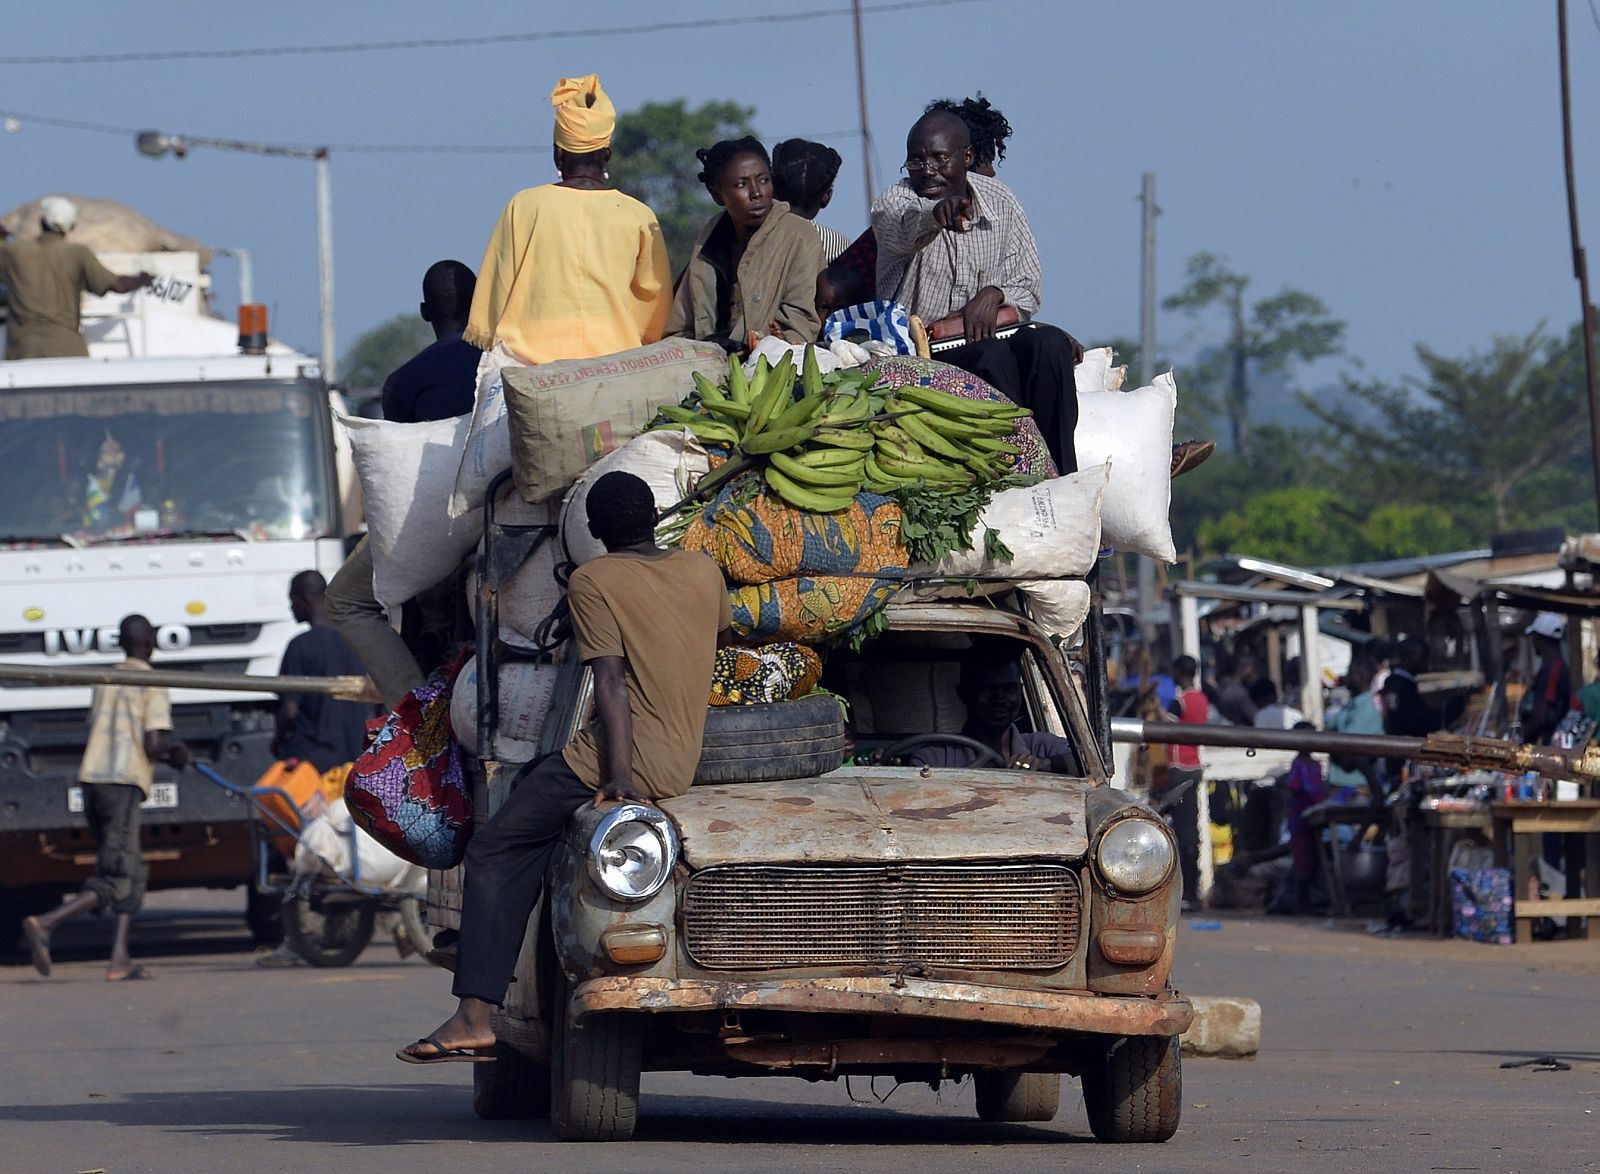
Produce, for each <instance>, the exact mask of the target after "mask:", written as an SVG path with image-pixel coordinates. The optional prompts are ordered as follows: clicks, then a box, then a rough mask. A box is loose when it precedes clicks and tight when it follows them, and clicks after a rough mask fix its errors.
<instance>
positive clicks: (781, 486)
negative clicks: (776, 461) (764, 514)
mask: <svg viewBox="0 0 1600 1174" xmlns="http://www.w3.org/2000/svg"><path fill="white" fill-rule="evenodd" d="M762 475H763V476H764V477H765V478H766V482H767V487H768V488H769V489H771V490H772V492H774V493H776V494H777V495H778V496H779V497H781V498H782V499H783V500H784V501H786V502H788V503H789V504H790V505H792V506H794V508H795V509H797V510H806V511H808V512H809V513H813V514H832V513H837V512H838V511H839V510H844V509H849V508H850V503H851V502H853V501H855V499H856V490H855V489H852V488H844V489H837V490H834V491H832V492H824V491H823V490H821V489H813V488H811V487H809V486H806V485H802V484H800V483H799V482H798V481H795V480H793V479H792V478H790V477H788V476H785V475H784V473H783V472H782V470H780V469H778V468H777V467H776V466H775V465H768V466H767V467H766V470H765V472H764V473H763V474H762Z"/></svg>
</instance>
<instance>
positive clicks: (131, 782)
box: [22, 615, 189, 982]
mask: <svg viewBox="0 0 1600 1174" xmlns="http://www.w3.org/2000/svg"><path fill="white" fill-rule="evenodd" d="M117 631H118V636H119V639H120V642H121V645H122V651H123V652H124V653H125V654H126V657H127V659H125V660H124V661H123V662H122V663H121V664H119V665H118V666H117V667H118V668H121V669H143V670H145V671H148V670H149V668H150V656H151V654H152V653H154V652H155V650H156V630H155V628H154V627H152V626H151V624H150V621H149V620H147V619H145V618H144V617H143V616H141V615H131V616H128V617H127V618H125V619H124V620H123V621H122V624H121V626H120V627H119V628H118V629H117ZM158 760H159V761H163V762H166V763H169V764H170V765H172V766H174V767H176V768H177V769H179V770H182V769H183V768H184V767H185V766H187V765H188V763H189V748H188V747H187V746H185V745H184V744H183V743H182V742H179V741H176V740H174V738H173V737H172V702H171V700H170V698H169V697H168V694H167V691H166V689H164V688H160V687H155V686H141V685H96V686H95V688H94V699H93V701H92V702H91V703H90V706H89V742H88V745H87V746H86V747H85V748H84V752H83V764H82V765H81V766H80V767H79V768H78V780H79V782H80V783H81V784H82V787H83V812H84V815H85V816H86V817H87V818H88V820H89V830H90V831H91V832H93V833H94V838H95V840H96V842H97V843H98V844H99V847H100V854H99V856H98V857H97V858H96V860H95V866H94V875H93V876H91V877H90V878H89V880H88V883H87V884H85V885H84V887H83V892H81V893H79V894H78V895H77V896H76V897H74V898H72V900H70V901H68V902H66V903H65V904H63V905H61V906H60V907H59V908H57V909H53V910H51V911H50V912H49V913H46V914H44V915H43V916H41V917H30V918H28V919H27V920H25V921H24V922H23V923H22V930H23V933H24V934H26V935H27V938H28V950H29V952H30V953H31V954H32V955H33V966H34V969H35V970H37V971H38V972H39V973H40V974H43V975H46V976H48V975H49V973H50V935H51V934H52V933H54V932H55V929H56V927H57V926H59V925H60V924H61V923H62V922H64V921H69V920H71V919H72V918H74V917H81V916H83V915H85V914H88V913H93V912H94V911H95V910H97V909H104V910H106V911H108V912H110V913H111V914H113V915H114V916H115V917H116V928H115V932H114V935H113V938H112V942H111V965H110V968H109V969H108V970H107V971H106V980H107V981H108V982H124V981H127V980H129V979H135V978H145V977H147V975H146V973H145V970H144V968H143V967H141V966H135V965H134V964H133V960H132V958H130V957H129V956H128V931H129V929H130V928H131V927H132V924H133V915H134V914H135V913H137V912H138V911H139V909H140V907H141V906H143V904H144V886H145V876H146V872H147V870H146V868H145V863H144V858H143V855H142V853H141V851H140V846H139V804H140V803H142V802H144V800H145V799H147V798H149V796H150V787H151V784H152V782H153V781H154V778H155V763H156V761H158Z"/></svg>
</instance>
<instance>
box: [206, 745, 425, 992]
mask: <svg viewBox="0 0 1600 1174" xmlns="http://www.w3.org/2000/svg"><path fill="white" fill-rule="evenodd" d="M193 766H194V769H195V771H196V772H197V773H198V774H199V775H200V776H201V777H202V778H204V779H207V780H208V781H210V782H211V783H213V784H215V785H216V786H218V787H221V788H222V789H223V790H224V791H226V792H228V793H229V794H231V795H234V796H236V797H238V798H240V799H243V800H244V801H245V803H247V804H248V805H249V810H250V814H251V819H250V854H251V861H252V863H253V871H252V880H251V884H252V886H253V889H254V892H255V893H256V894H257V895H258V896H259V897H261V898H263V899H264V900H265V901H266V902H267V903H268V904H269V905H276V906H277V907H278V908H280V909H281V915H282V922H283V937H284V941H285V942H287V943H288V945H289V948H290V949H292V950H293V951H294V952H295V954H297V955H298V956H299V957H300V958H302V959H303V960H304V961H305V962H306V963H308V964H309V965H311V966H319V967H332V966H348V965H350V964H351V963H352V962H354V961H355V960H356V959H357V958H358V957H359V956H360V955H361V952H362V951H363V950H365V949H366V948H367V946H368V944H369V943H370V942H371V941H372V934H373V930H374V929H375V928H376V926H377V922H378V919H379V917H380V916H382V917H386V918H391V919H394V920H395V921H397V930H396V935H397V943H400V944H401V951H402V953H410V952H411V951H413V950H415V951H417V952H420V951H422V950H424V949H426V948H427V947H426V943H427V942H428V941H429V935H428V930H427V923H426V920H425V914H424V911H423V907H422V902H421V901H420V900H419V899H418V894H419V892H420V890H421V886H422V884H423V874H422V870H421V869H418V868H416V867H415V866H414V865H406V864H404V862H403V861H401V862H399V863H400V864H401V865H403V867H400V868H395V867H393V866H391V863H390V861H389V860H387V859H384V858H383V857H387V856H388V855H389V854H388V853H387V852H385V851H384V849H382V847H381V846H379V845H378V844H377V843H376V841H373V840H372V839H371V837H369V836H367V834H366V833H365V832H363V831H362V830H361V829H360V828H358V827H356V826H355V823H354V821H352V820H351V819H350V816H349V812H348V811H346V810H345V809H344V802H343V800H342V799H334V800H333V801H332V802H331V803H330V802H328V800H327V799H326V797H325V795H324V794H323V792H322V791H321V790H320V788H319V789H311V788H308V787H306V786H305V785H303V784H302V783H301V782H300V780H299V779H298V778H296V776H295V774H294V772H288V771H285V772H280V773H281V774H282V775H283V776H284V778H283V780H282V784H281V785H273V784H271V783H261V782H258V783H256V784H253V785H251V786H240V785H238V784H236V783H231V782H229V781H228V780H227V779H225V778H223V777H222V775H220V774H219V773H217V771H216V770H215V769H214V768H213V767H212V766H210V765H209V764H208V763H204V762H196V763H194V764H193ZM306 769H307V772H308V774H309V775H310V776H311V778H312V779H314V780H316V781H318V782H320V778H319V776H316V775H315V772H314V771H311V770H310V768H309V767H308V768H306ZM266 777H267V778H269V779H271V778H273V777H274V776H273V775H272V774H270V773H269V775H268V776H266ZM375 852H377V853H383V857H378V858H377V861H378V866H379V867H378V870H377V871H376V873H375V874H373V873H372V871H371V865H372V863H373V861H374V855H375ZM364 859H365V860H366V861H367V864H368V873H369V874H368V875H365V876H364V875H363V860H364Z"/></svg>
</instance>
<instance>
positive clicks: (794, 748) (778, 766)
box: [694, 694, 845, 783]
mask: <svg viewBox="0 0 1600 1174" xmlns="http://www.w3.org/2000/svg"><path fill="white" fill-rule="evenodd" d="M844 755H845V727H844V711H843V710H842V709H841V708H840V706H839V702H838V701H836V700H835V699H834V698H833V697H830V696H828V695H826V694H817V695H814V696H811V697H801V698H799V699H798V700H796V701H774V702H770V703H767V704H761V705H721V706H716V707H714V708H712V709H710V710H708V711H707V712H706V732H705V737H704V740H703V741H702V743H701V749H700V767H699V769H698V770H696V772H695V776H694V781H695V782H697V783H763V782H774V781H776V780H779V779H806V778H811V777H813V776H815V775H821V774H827V773H828V772H829V771H830V770H835V769H837V768H838V766H839V765H840V763H842V762H844Z"/></svg>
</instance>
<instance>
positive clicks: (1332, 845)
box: [1305, 803, 1386, 917]
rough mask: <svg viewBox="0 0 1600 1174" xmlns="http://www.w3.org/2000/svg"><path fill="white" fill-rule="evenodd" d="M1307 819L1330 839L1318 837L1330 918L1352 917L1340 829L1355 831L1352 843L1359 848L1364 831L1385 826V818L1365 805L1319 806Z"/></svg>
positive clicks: (1307, 810)
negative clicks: (1353, 829)
mask: <svg viewBox="0 0 1600 1174" xmlns="http://www.w3.org/2000/svg"><path fill="white" fill-rule="evenodd" d="M1305 818H1306V822H1307V823H1308V824H1310V825H1311V826H1312V827H1314V828H1319V829H1321V828H1325V829H1327V833H1328V834H1327V835H1325V836H1323V835H1319V836H1318V837H1317V847H1318V851H1319V852H1321V854H1322V876H1323V879H1324V880H1326V882H1327V885H1328V916H1330V917H1344V916H1346V915H1347V914H1348V913H1349V901H1348V899H1347V898H1346V896H1345V876H1344V853H1343V852H1341V851H1340V850H1339V828H1340V827H1353V828H1355V829H1356V832H1355V836H1354V838H1353V839H1352V840H1351V843H1352V844H1356V843H1359V842H1360V840H1361V834H1362V831H1363V830H1364V829H1365V828H1367V827H1370V826H1372V825H1374V824H1376V825H1378V826H1380V827H1381V826H1383V822H1384V820H1385V819H1386V816H1385V814H1384V813H1383V812H1381V811H1374V810H1373V809H1372V808H1371V807H1370V806H1368V805H1367V804H1365V803H1363V804H1360V805H1355V804H1348V803H1318V804H1317V805H1316V806H1315V807H1310V808H1307V809H1306V813H1305Z"/></svg>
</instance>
